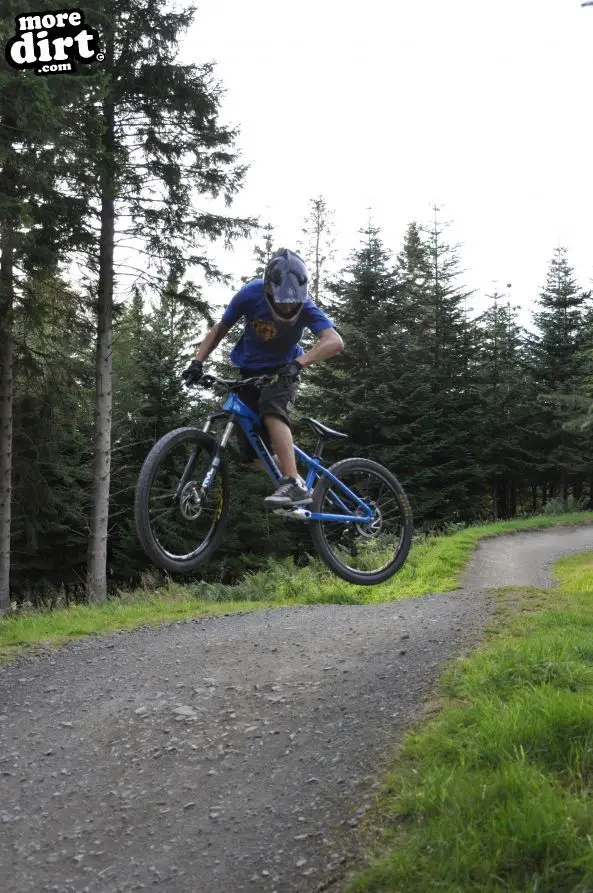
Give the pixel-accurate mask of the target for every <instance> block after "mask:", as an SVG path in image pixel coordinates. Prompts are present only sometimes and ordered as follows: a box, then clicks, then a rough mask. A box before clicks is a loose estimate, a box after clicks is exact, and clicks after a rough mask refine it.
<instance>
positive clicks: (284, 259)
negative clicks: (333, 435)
mask: <svg viewBox="0 0 593 893" xmlns="http://www.w3.org/2000/svg"><path fill="white" fill-rule="evenodd" d="M307 283H308V275H307V268H306V266H305V263H304V261H303V260H302V258H301V257H299V255H298V254H296V253H295V252H294V251H290V250H288V249H286V248H281V249H279V250H278V251H276V252H275V253H274V254H273V255H272V256H271V258H270V260H269V263H268V264H267V266H266V268H265V271H264V277H263V279H254V280H252V281H251V282H249V283H247V284H246V285H244V286H243V288H241V289H240V291H238V292H237V294H236V295H235V296H234V297H233V299H232V300H231V302H230V304H229V305H228V307H227V308H226V310H225V312H224V313H223V315H222V318H221V320H220V322H219V323H217V324H216V325H215V326H213V327H212V328H211V329H210V330H209V331H208V332H207V334H206V337H205V338H204V341H203V342H202V344H201V345H200V347H199V349H198V351H197V353H196V356H195V359H194V360H192V362H191V364H190V365H189V367H188V368H187V369H186V370H185V371H184V372H183V373H182V375H183V378H184V379H185V381H186V382H187V384H196V383H197V382H198V381H199V380H200V378H201V377H202V371H203V363H204V360H206V359H207V357H208V356H209V355H210V354H211V353H212V351H214V350H216V348H217V347H218V345H219V344H220V342H221V341H222V339H223V338H224V337H225V335H226V334H227V332H228V331H229V329H231V328H232V326H234V324H235V323H236V322H237V321H238V320H239V319H240V318H241V317H244V319H245V325H244V329H243V333H242V335H241V337H240V338H239V341H238V342H237V343H236V344H235V346H234V348H233V350H232V353H231V363H232V364H233V365H234V366H237V367H238V368H239V370H240V375H241V378H250V377H252V376H254V375H257V374H260V375H272V374H275V373H279V374H280V376H281V378H280V379H279V380H278V381H277V382H276V383H271V384H267V385H264V386H263V387H262V388H259V387H255V386H253V385H250V386H247V387H245V388H242V389H241V399H242V400H243V402H244V403H246V404H247V406H249V407H250V408H251V409H253V410H254V411H255V412H257V413H258V415H259V416H260V418H261V419H262V421H263V423H264V426H265V430H266V431H267V434H268V435H269V437H270V438H271V441H272V443H273V445H274V449H275V451H276V455H277V461H278V466H279V468H280V471H281V472H282V478H281V480H280V483H279V486H278V488H277V490H276V491H275V492H274V493H273V494H272V495H271V496H267V497H266V499H265V502H266V503H267V504H268V505H271V506H274V507H276V506H297V505H305V504H307V503H309V502H311V501H312V495H311V491H310V490H309V489H307V486H306V485H305V482H304V481H303V479H302V478H301V477H300V476H299V474H298V471H297V467H296V460H295V454H294V447H293V440H292V432H291V429H290V419H291V412H292V410H293V408H294V403H295V399H296V395H297V391H298V379H299V375H300V374H301V372H302V370H303V367H304V366H309V365H311V363H318V362H319V361H320V360H325V359H327V358H328V357H332V356H334V355H335V354H337V353H339V352H340V351H341V350H343V348H344V342H343V341H342V338H341V337H340V335H339V334H338V332H337V331H336V328H335V325H334V323H333V322H332V321H331V319H329V317H327V316H326V315H325V313H324V312H323V311H322V310H321V309H320V308H319V307H317V306H316V305H315V304H314V303H313V301H312V300H311V298H310V296H309V293H308V289H307ZM305 327H306V328H308V329H309V330H310V331H311V332H312V333H313V334H314V335H316V336H317V341H316V343H315V344H314V345H313V347H312V348H311V350H309V351H307V353H305V352H304V351H303V348H302V347H301V345H300V344H299V340H300V338H301V336H302V334H303V329H304V328H305ZM241 434H242V432H241ZM243 455H244V458H254V457H255V452H254V450H253V448H252V447H251V445H250V444H249V442H248V441H247V440H246V438H244V437H243Z"/></svg>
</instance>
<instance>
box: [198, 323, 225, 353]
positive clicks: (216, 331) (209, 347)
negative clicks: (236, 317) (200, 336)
mask: <svg viewBox="0 0 593 893" xmlns="http://www.w3.org/2000/svg"><path fill="white" fill-rule="evenodd" d="M228 330H229V327H228V326H225V325H224V323H222V322H217V323H216V325H215V326H212V328H211V329H210V330H209V331H208V332H207V334H206V337H205V338H204V340H203V341H202V343H201V344H200V346H199V348H198V352H197V353H196V360H200V362H202V363H203V362H204V360H206V359H207V358H208V357H209V356H210V354H211V353H212V351H214V350H216V348H217V347H218V345H219V344H220V342H221V341H222V339H223V338H224V336H225V335H226V333H227V332H228Z"/></svg>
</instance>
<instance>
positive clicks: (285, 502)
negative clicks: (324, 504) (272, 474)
mask: <svg viewBox="0 0 593 893" xmlns="http://www.w3.org/2000/svg"><path fill="white" fill-rule="evenodd" d="M264 502H265V503H266V504H267V505H273V506H290V505H306V504H307V503H309V502H313V496H312V495H311V491H310V490H307V488H306V487H303V485H302V484H301V483H300V482H299V481H297V479H296V478H288V477H283V478H281V479H280V486H279V487H278V489H277V490H276V492H275V493H272V495H271V496H266V498H265V500H264Z"/></svg>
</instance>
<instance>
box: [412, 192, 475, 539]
mask: <svg viewBox="0 0 593 893" xmlns="http://www.w3.org/2000/svg"><path fill="white" fill-rule="evenodd" d="M437 210H438V209H435V218H434V222H433V225H432V226H431V227H430V228H429V229H426V228H421V227H419V226H417V225H416V224H415V223H413V224H411V225H410V227H409V228H408V231H407V234H406V239H405V242H404V247H403V250H402V252H401V254H400V255H399V258H398V275H399V278H400V281H401V286H400V288H401V295H402V298H401V301H402V319H403V320H404V325H405V332H406V338H405V348H404V350H405V354H404V357H405V366H406V368H407V370H408V376H407V383H408V386H409V389H410V391H409V393H410V394H411V395H413V400H410V401H409V404H408V405H409V407H410V410H409V415H408V418H407V421H406V428H405V430H406V432H407V436H409V438H410V446H409V451H407V457H408V462H407V464H406V468H407V473H408V475H409V487H408V488H409V490H410V494H411V497H412V500H413V502H414V508H415V512H416V516H417V518H418V519H419V520H425V521H427V522H429V521H436V522H439V521H441V520H443V519H444V518H452V519H454V518H467V517H471V514H472V511H473V510H472V501H473V496H474V494H475V493H476V492H478V491H479V488H480V480H481V472H480V469H479V467H478V464H477V461H476V453H475V443H474V439H473V435H472V431H473V430H474V428H475V423H476V408H475V388H476V383H475V370H476V361H475V358H476V352H477V336H476V331H475V327H474V326H473V324H472V322H471V320H469V318H468V308H467V299H468V298H469V297H470V293H469V292H467V291H465V290H464V289H463V287H462V286H461V285H459V284H458V283H459V277H460V269H459V255H458V247H457V246H450V245H448V244H447V243H446V242H445V240H444V238H443V232H444V226H443V225H442V224H441V223H440V222H439V220H438V217H437V213H436V212H437Z"/></svg>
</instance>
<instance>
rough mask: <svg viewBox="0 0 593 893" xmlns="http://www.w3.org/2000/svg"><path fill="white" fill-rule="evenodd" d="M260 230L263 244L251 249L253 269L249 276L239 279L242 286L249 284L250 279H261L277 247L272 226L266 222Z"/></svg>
mask: <svg viewBox="0 0 593 893" xmlns="http://www.w3.org/2000/svg"><path fill="white" fill-rule="evenodd" d="M260 228H261V230H262V233H263V242H262V244H261V245H256V246H255V248H254V249H253V258H254V260H255V267H254V270H253V273H252V274H251V275H249V276H242V277H241V282H242V283H244V284H245V283H246V282H251V281H252V279H263V276H264V272H265V269H266V266H267V265H268V261H269V260H270V258H271V257H272V254H273V253H274V251H275V250H276V247H277V246H276V245H275V236H274V229H275V227H274V225H273V224H272V223H270V222H269V221H268V223H266V224H265V225H264V226H262V227H260Z"/></svg>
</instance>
